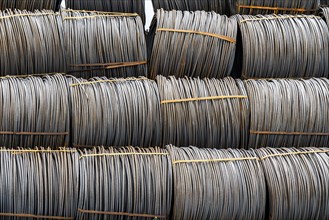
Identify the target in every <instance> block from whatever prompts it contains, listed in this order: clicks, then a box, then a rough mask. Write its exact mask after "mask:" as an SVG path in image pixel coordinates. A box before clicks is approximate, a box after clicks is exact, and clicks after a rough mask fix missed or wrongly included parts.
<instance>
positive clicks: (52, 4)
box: [0, 0, 62, 11]
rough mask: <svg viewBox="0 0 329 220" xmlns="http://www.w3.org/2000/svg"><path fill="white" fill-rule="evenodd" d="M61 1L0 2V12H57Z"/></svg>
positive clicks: (19, 0)
mask: <svg viewBox="0 0 329 220" xmlns="http://www.w3.org/2000/svg"><path fill="white" fill-rule="evenodd" d="M61 2H62V0H0V10H5V9H9V8H11V9H20V10H27V11H34V10H36V9H38V10H43V9H46V10H59V8H60V4H61Z"/></svg>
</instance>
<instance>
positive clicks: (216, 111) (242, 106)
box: [157, 76, 249, 148]
mask: <svg viewBox="0 0 329 220" xmlns="http://www.w3.org/2000/svg"><path fill="white" fill-rule="evenodd" d="M157 84H158V87H159V92H160V97H161V114H162V127H163V129H162V130H163V145H166V144H171V143H172V144H175V145H177V146H182V147H188V146H190V145H193V146H198V147H205V148H206V147H208V148H217V147H218V148H230V147H246V146H247V138H248V129H249V101H248V97H247V93H246V91H245V88H244V85H243V83H242V81H241V80H236V81H235V80H234V79H233V78H229V77H228V78H224V79H222V80H218V79H204V80H201V79H197V78H194V79H193V78H185V79H175V78H174V77H170V78H165V77H162V76H158V77H157Z"/></svg>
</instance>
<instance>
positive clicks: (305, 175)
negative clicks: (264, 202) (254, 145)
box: [256, 148, 329, 220]
mask: <svg viewBox="0 0 329 220" xmlns="http://www.w3.org/2000/svg"><path fill="white" fill-rule="evenodd" d="M320 151H321V149H320V150H319V149H318V148H308V149H295V148H290V149H288V148H287V149H260V150H256V153H257V154H258V155H259V157H263V159H262V160H261V163H262V167H263V171H264V174H265V178H266V185H267V191H268V208H269V213H268V218H267V219H292V220H294V219H296V220H297V219H305V220H306V219H328V218H329V209H328V207H329V199H328V198H329V175H328V174H329V166H328V164H329V163H328V162H329V155H328V152H329V149H323V153H320ZM312 152H318V153H312ZM269 155H270V156H269ZM271 155H272V156H271ZM273 155H277V156H273ZM268 156H269V157H268Z"/></svg>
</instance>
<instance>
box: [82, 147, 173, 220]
mask: <svg viewBox="0 0 329 220" xmlns="http://www.w3.org/2000/svg"><path fill="white" fill-rule="evenodd" d="M79 169H80V181H79V182H80V190H79V206H78V207H79V210H78V211H79V214H78V218H77V219H170V218H169V214H170V209H171V197H172V193H171V186H172V166H171V163H170V159H169V157H168V152H167V151H166V150H165V149H160V148H149V149H142V148H133V147H126V148H107V149H104V148H97V149H96V148H94V149H92V150H84V151H82V152H81V156H80V160H79Z"/></svg>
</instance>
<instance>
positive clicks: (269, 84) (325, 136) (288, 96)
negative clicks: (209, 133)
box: [244, 78, 329, 148]
mask: <svg viewBox="0 0 329 220" xmlns="http://www.w3.org/2000/svg"><path fill="white" fill-rule="evenodd" d="M244 83H245V86H246V90H247V93H248V97H249V103H250V112H251V116H250V130H251V131H250V132H251V133H250V137H249V147H251V148H256V147H264V146H268V147H310V146H313V147H328V146H329V145H328V143H329V126H328V123H329V110H328V107H327V106H328V105H329V96H328V91H329V80H328V79H325V78H322V79H320V78H314V79H309V80H293V79H272V80H246V81H244ZM253 131H256V132H253ZM257 132H258V133H257ZM262 132H264V133H262ZM273 132H275V133H273Z"/></svg>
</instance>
